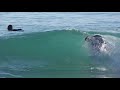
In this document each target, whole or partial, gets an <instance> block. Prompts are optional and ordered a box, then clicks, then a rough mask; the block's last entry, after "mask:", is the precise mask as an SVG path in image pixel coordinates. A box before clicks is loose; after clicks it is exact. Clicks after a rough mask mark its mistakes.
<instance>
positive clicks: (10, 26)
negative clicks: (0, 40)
mask: <svg viewBox="0 0 120 90" xmlns="http://www.w3.org/2000/svg"><path fill="white" fill-rule="evenodd" d="M7 29H8V31H23V30H22V29H13V26H12V25H8V27H7Z"/></svg>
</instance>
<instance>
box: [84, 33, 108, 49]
mask: <svg viewBox="0 0 120 90" xmlns="http://www.w3.org/2000/svg"><path fill="white" fill-rule="evenodd" d="M85 41H87V42H89V43H90V45H91V46H92V48H93V49H96V50H97V51H100V49H101V48H102V47H103V46H104V44H106V43H105V42H104V40H103V38H102V36H100V35H94V36H87V37H86V38H85Z"/></svg>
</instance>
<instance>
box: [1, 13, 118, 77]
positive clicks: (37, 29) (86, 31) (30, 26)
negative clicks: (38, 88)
mask: <svg viewBox="0 0 120 90" xmlns="http://www.w3.org/2000/svg"><path fill="white" fill-rule="evenodd" d="M119 15H120V13H102V12H101V13H87V12H86V13H82V12H81V13H79V12H78V13H77V12H76V13H70V12H69V13H62V12H61V13H46V12H43V13H22V12H21V13H20V12H19V13H8V14H7V12H6V13H5V12H4V13H0V16H1V17H3V18H2V25H1V28H2V29H0V32H1V34H0V77H1V78H11V77H12V78H13V77H14V78H29V77H34V78H39V77H40V78H43V77H45V78H51V77H52V78H56V77H58V78H70V77H72V78H79V77H80V78H84V77H85V78H96V77H100V78H106V77H120V73H119V72H120V60H119V58H120V33H119V21H118V20H117V19H116V18H115V17H117V18H118V17H119ZM27 16H28V17H27ZM26 18H27V19H26ZM101 18H104V19H101ZM21 19H22V20H21ZM9 23H12V24H14V26H15V28H17V27H18V28H19V27H20V26H21V27H20V28H22V29H24V32H8V31H7V30H6V26H7V25H8V24H9ZM105 23H106V24H105ZM96 34H99V35H101V36H102V37H103V38H104V40H105V42H107V49H106V50H104V48H103V49H102V50H101V52H98V51H93V49H91V47H90V46H89V44H88V42H86V41H85V37H86V36H93V35H96Z"/></svg>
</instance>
